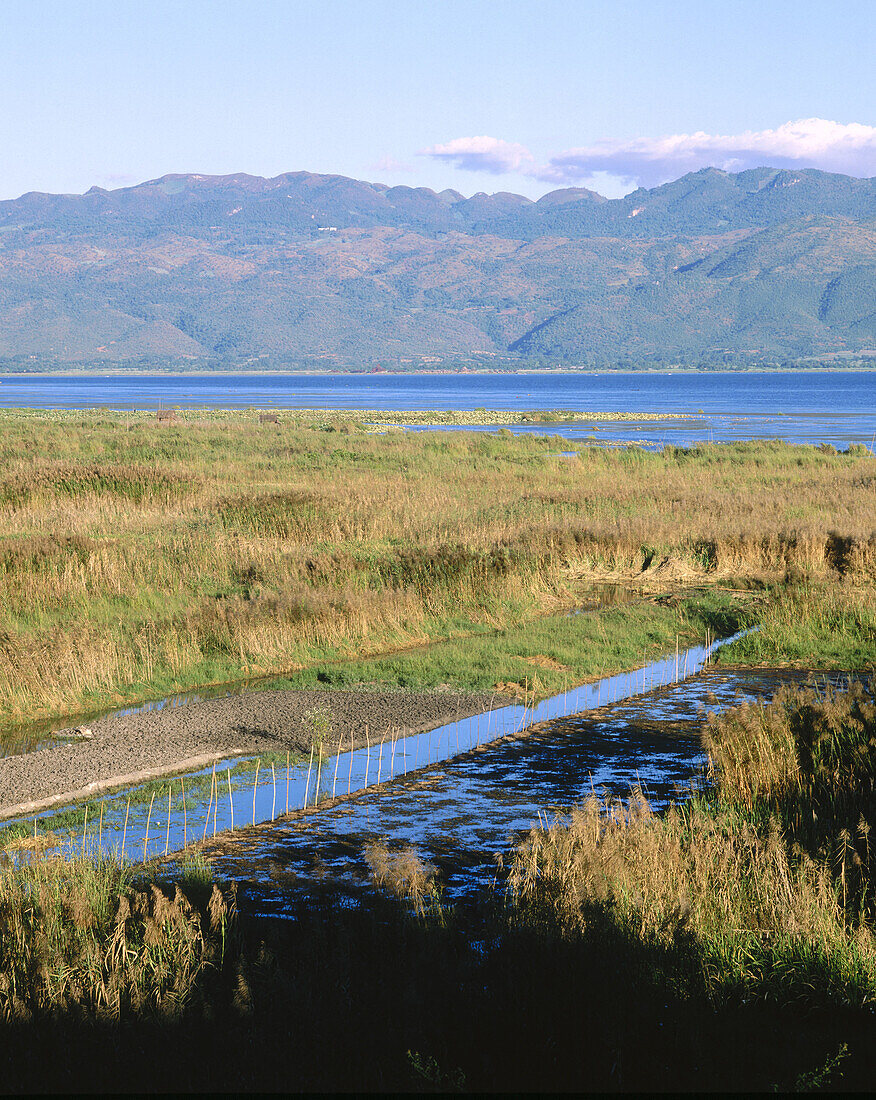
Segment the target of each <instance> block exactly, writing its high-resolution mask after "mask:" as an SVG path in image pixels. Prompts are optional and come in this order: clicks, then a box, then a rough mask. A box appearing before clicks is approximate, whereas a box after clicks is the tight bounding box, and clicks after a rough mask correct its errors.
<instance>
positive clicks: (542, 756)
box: [210, 670, 845, 915]
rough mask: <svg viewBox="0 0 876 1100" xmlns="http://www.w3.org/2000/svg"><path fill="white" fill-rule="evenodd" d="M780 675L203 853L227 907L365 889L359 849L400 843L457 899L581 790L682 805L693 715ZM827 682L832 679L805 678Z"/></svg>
mask: <svg viewBox="0 0 876 1100" xmlns="http://www.w3.org/2000/svg"><path fill="white" fill-rule="evenodd" d="M807 679H808V674H807V673H803V672H799V671H794V670H779V671H759V670H753V671H718V670H709V671H706V672H703V673H702V674H700V675H699V676H697V677H696V678H695V679H692V680H689V681H687V682H685V683H679V684H672V685H670V686H668V687H664V688H660V689H657V690H655V691H653V692H650V693H649V694H647V695H645V696H643V697H639V698H636V699H632V700H624V701H621V702H617V703H612V704H609V705H606V706H603V707H601V708H599V709H597V710H596V711H593V712H591V713H588V714H575V715H569V716H564V717H559V718H556V719H555V720H553V721H551V722H550V723H549V724H548V725H546V726H543V727H541V728H540V729H538V730H537V731H535V732H532V733H530V734H528V735H527V736H524V737H521V738H519V739H508V740H504V741H501V742H499V743H497V744H494V745H491V746H490V747H489V748H483V747H482V748H480V749H478V748H475V749H474V750H473V751H471V752H468V753H465V754H463V755H460V756H458V757H455V758H453V759H451V760H449V761H445V762H443V763H440V764H438V765H435V766H432V767H430V768H428V769H425V770H422V771H420V772H418V773H416V774H415V775H411V776H410V777H408V778H402V779H400V780H398V781H397V782H395V783H394V784H392V785H391V786H389V787H385V788H381V789H380V790H376V789H372V790H370V791H367V792H365V793H363V794H361V795H359V796H358V797H357V798H356V799H354V800H350V801H345V802H342V803H340V804H337V805H335V806H333V807H331V808H328V809H324V810H322V811H321V812H319V813H318V814H312V815H307V816H305V817H302V818H300V819H299V820H297V821H294V822H289V821H284V822H277V823H274V824H273V825H268V826H263V827H262V828H260V829H257V830H252V831H250V832H248V833H247V834H246V835H241V836H235V837H233V838H229V837H228V836H227V835H226V837H225V838H224V840H223V842H222V843H217V844H216V845H215V847H213V848H212V849H211V850H210V858H211V861H212V862H213V864H214V866H215V869H216V871H217V873H218V874H219V875H220V877H223V878H227V879H234V880H236V881H237V882H238V884H239V886H240V889H241V904H242V905H243V906H244V907H245V908H246V909H248V910H251V911H257V912H260V913H271V914H275V915H276V914H282V913H283V911H284V907H285V898H286V897H287V896H288V894H289V892H290V891H292V892H293V893H298V894H300V893H301V892H304V893H307V892H309V891H312V890H314V889H316V888H320V889H322V888H324V886H325V884H326V883H327V882H329V883H331V884H332V886H333V888H334V889H336V890H338V891H341V892H343V893H346V894H347V895H349V897H350V898H351V899H352V898H355V897H356V896H357V895H358V894H359V892H360V891H361V890H362V889H363V887H364V886H366V884H367V883H368V881H369V869H368V866H367V863H366V860H365V857H364V855H363V852H364V849H365V847H366V845H367V844H368V843H369V842H371V841H375V840H382V841H384V842H385V843H386V844H387V845H388V847H390V848H398V847H402V846H405V845H413V847H414V848H415V849H416V850H417V852H418V853H419V854H420V856H421V857H423V858H424V859H425V860H426V861H427V862H430V863H432V864H434V865H435V866H436V867H437V868H438V870H439V872H440V874H441V877H442V880H443V882H444V884H445V897H446V898H447V899H448V900H452V901H458V900H461V899H465V898H466V897H470V896H472V895H474V894H475V893H477V892H479V891H481V890H482V889H483V888H484V887H485V886H487V885H489V884H490V883H491V882H493V881H494V880H495V878H496V867H497V865H496V857H497V856H500V855H504V854H506V853H507V852H508V851H509V849H510V848H511V847H512V846H513V845H514V843H515V841H516V840H517V839H519V837H520V836H521V834H522V833H523V832H525V831H526V830H527V829H529V828H530V827H531V826H532V825H533V824H537V823H538V822H539V821H540V820H545V819H547V820H552V819H553V818H554V816H555V815H556V814H562V813H563V812H564V811H565V810H567V809H568V808H569V807H570V806H571V805H572V804H574V803H576V802H579V801H581V800H582V799H584V798H586V797H587V795H589V794H590V793H591V792H595V793H597V794H602V795H611V796H613V797H626V796H627V795H628V794H629V792H630V790H631V789H632V788H633V787H635V786H641V787H642V788H643V789H644V790H645V793H646V795H647V796H648V798H649V799H650V800H651V801H652V804H653V805H655V806H656V807H658V808H660V807H664V806H666V805H667V803H668V802H669V801H670V800H672V799H676V800H677V799H678V798H682V797H685V794H686V792H687V791H689V790H690V784H691V781H692V780H693V779H694V778H695V777H696V774H697V772H698V771H699V770H700V769H701V768H702V765H703V764H704V762H705V758H704V754H703V751H702V746H701V743H700V741H699V730H700V727H701V723H702V720H703V717H704V716H705V714H706V713H707V711H710V710H713V711H714V710H720V709H723V708H725V707H727V706H730V705H734V704H736V703H738V702H741V701H742V700H745V699H749V700H750V699H757V698H769V697H771V696H772V694H773V693H774V691H775V690H776V688H777V687H778V686H780V685H781V684H784V683H789V682H791V683H799V682H803V681H805V680H807ZM826 682H830V683H832V684H833V685H834V686H836V685H838V684H840V683H844V682H845V675H844V674H840V673H837V674H819V675H818V679H817V683H819V684H820V685H823V684H824V683H826Z"/></svg>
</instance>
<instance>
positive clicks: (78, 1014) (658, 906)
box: [0, 683, 876, 1091]
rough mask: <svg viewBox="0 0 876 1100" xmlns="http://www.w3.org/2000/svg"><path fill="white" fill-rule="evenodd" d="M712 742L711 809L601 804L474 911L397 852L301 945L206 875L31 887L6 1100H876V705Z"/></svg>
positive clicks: (770, 714)
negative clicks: (63, 1097) (694, 1096)
mask: <svg viewBox="0 0 876 1100" xmlns="http://www.w3.org/2000/svg"><path fill="white" fill-rule="evenodd" d="M706 740H707V744H708V747H709V751H710V755H711V759H712V762H713V768H714V776H713V783H712V784H711V786H710V787H708V788H707V789H705V790H704V791H703V793H701V794H700V795H698V796H696V797H695V798H693V799H692V800H691V801H690V802H689V803H687V804H686V805H684V806H680V807H676V808H673V809H671V810H670V811H669V812H667V813H665V814H663V815H655V814H653V813H652V812H651V811H650V809H649V808H648V806H647V804H646V803H645V802H644V800H643V799H641V798H638V799H633V800H632V801H631V802H630V803H629V804H626V805H619V804H617V805H606V804H600V802H599V801H598V800H597V799H595V798H594V799H592V800H591V801H590V802H588V803H586V804H584V805H582V806H579V807H578V808H576V809H574V810H573V811H572V812H571V814H570V815H568V817H567V818H565V819H564V820H563V821H559V822H557V823H556V824H555V825H554V826H552V827H551V828H548V829H546V830H537V831H533V832H532V833H531V835H530V836H529V837H528V838H527V839H526V840H525V841H524V842H523V843H522V844H521V845H520V847H519V848H518V849H517V851H516V852H515V853H514V854H513V856H512V859H511V863H510V866H509V868H508V873H507V875H506V874H505V873H504V872H502V871H501V870H500V873H499V876H498V881H499V883H500V884H504V889H502V886H501V885H500V887H499V888H498V889H497V890H496V891H495V892H494V893H493V894H492V895H490V896H487V897H484V898H483V899H482V903H481V904H480V905H479V906H475V907H471V908H465V909H456V910H454V909H451V908H449V907H447V906H445V905H442V902H441V889H440V882H439V881H438V880H437V879H436V877H435V874H434V871H433V869H431V868H430V867H428V866H425V865H424V864H423V863H422V862H421V861H420V860H419V859H418V857H417V855H416V853H415V852H413V851H410V850H408V851H389V850H387V849H385V848H384V847H382V846H381V845H379V844H376V845H372V846H371V848H370V849H369V850H368V852H367V858H368V860H369V863H370V864H371V867H372V872H373V879H374V892H373V894H372V895H370V896H368V897H366V898H363V899H361V904H359V905H358V906H356V907H350V906H349V905H345V904H343V902H342V899H339V898H338V897H337V896H335V895H333V894H332V891H331V888H330V887H327V888H326V891H325V893H324V894H322V895H321V896H317V897H311V898H309V899H298V901H297V902H290V906H291V907H292V908H291V911H292V912H293V913H294V919H292V920H286V921H266V920H258V919H254V918H245V919H244V918H238V916H237V915H236V913H235V907H234V895H233V892H232V891H230V890H228V889H227V888H226V889H224V890H222V889H220V888H219V887H217V886H216V885H215V884H213V883H212V881H211V879H210V874H209V871H208V870H207V869H206V868H205V867H204V866H203V864H201V863H200V862H198V860H197V858H195V859H193V860H192V862H191V863H190V864H189V865H188V866H187V867H186V868H184V870H183V873H182V877H181V880H180V881H179V883H177V884H173V885H168V884H167V883H162V882H161V881H160V879H159V880H158V881H155V880H152V881H147V880H146V879H145V877H144V876H143V875H142V874H141V876H140V881H138V880H137V878H136V877H134V876H132V874H131V873H130V872H128V871H122V870H120V869H118V868H116V867H113V866H112V865H108V864H98V865H94V864H91V863H83V864H74V865H70V864H56V863H51V862H46V863H41V862H39V861H36V862H34V863H32V864H31V865H30V866H29V867H28V868H25V869H21V870H18V871H12V870H7V871H6V872H5V873H4V875H3V877H2V879H0V894H2V896H0V922H2V927H0V933H2V948H0V952H2V953H0V1012H2V1015H3V1020H4V1022H3V1025H2V1035H3V1042H2V1054H0V1072H2V1075H3V1078H2V1079H3V1082H4V1087H5V1088H6V1089H7V1090H23V1091H34V1090H40V1089H62V1090H68V1089H88V1090H92V1089H138V1090H144V1091H145V1090H149V1091H154V1090H162V1089H172V1090H178V1089H199V1090H221V1089H259V1088H260V1089H268V1088H276V1089H283V1090H295V1089H310V1090H312V1089H328V1090H334V1089H348V1090H363V1089H415V1090H422V1091H434V1090H440V1091H455V1090H469V1089H477V1090H481V1089H516V1090H520V1089H536V1090H550V1089H575V1090H615V1089H619V1090H623V1089H640V1090H648V1091H650V1090H655V1089H736V1090H752V1089H766V1090H770V1089H772V1088H773V1087H776V1088H779V1089H799V1090H803V1091H810V1090H813V1089H820V1088H822V1087H828V1088H829V1087H841V1088H845V1089H848V1088H862V1089H863V1088H869V1087H870V1086H871V1084H872V1080H873V1074H874V1072H876V1045H874V1042H873V1040H874V1038H876V1021H874V1017H873V1005H874V998H876V928H874V908H873V903H874V894H873V865H872V859H873V856H872V852H871V847H870V831H871V828H872V826H873V824H874V819H876V796H874V783H873V780H874V775H876V747H874V746H876V684H874V683H871V684H870V686H869V687H867V686H865V685H863V684H861V683H858V684H853V685H852V686H851V688H850V689H849V690H848V691H846V692H839V693H835V692H832V691H828V692H827V693H826V694H822V695H819V694H817V693H816V692H815V691H813V690H807V689H803V690H801V689H797V690H795V691H785V692H784V693H782V694H781V695H780V696H779V697H778V698H777V699H776V700H775V701H774V702H773V703H772V704H769V705H766V706H764V705H749V706H746V707H743V708H739V709H737V710H735V711H730V712H727V713H726V714H725V715H724V716H723V717H720V718H715V719H712V720H710V722H709V724H708V727H707V730H706ZM46 1051H55V1052H63V1054H62V1055H61V1056H54V1057H51V1058H49V1057H46V1056H45V1052H46Z"/></svg>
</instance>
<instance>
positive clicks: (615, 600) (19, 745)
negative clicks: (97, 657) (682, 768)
mask: <svg viewBox="0 0 876 1100" xmlns="http://www.w3.org/2000/svg"><path fill="white" fill-rule="evenodd" d="M641 598H642V597H641V595H640V594H639V593H637V592H635V591H634V590H632V589H629V588H627V587H626V586H624V585H617V584H596V585H593V586H592V588H591V589H590V591H589V594H588V595H587V597H586V598H585V600H584V602H583V603H582V604H581V605H580V606H579V607H576V608H574V609H573V610H572V611H570V612H569V614H570V615H585V614H591V613H592V612H594V611H599V610H600V609H601V608H605V607H615V606H617V605H619V604H625V603H632V602H635V601H636V600H639V599H641ZM286 684H287V681H285V680H284V679H283V678H282V677H278V676H272V675H268V676H259V677H254V678H250V679H246V680H236V681H230V682H228V683H224V684H212V685H207V686H206V687H203V688H198V689H197V690H192V691H185V692H180V693H179V694H177V695H167V696H165V697H164V698H161V699H153V700H149V701H148V702H145V703H138V704H135V705H132V706H128V707H121V708H116V709H113V710H94V711H90V712H83V713H81V714H80V715H78V716H77V717H76V718H75V719H73V718H69V719H68V720H67V725H68V727H69V726H72V725H76V726H86V727H87V726H88V725H89V724H90V723H92V722H96V721H97V720H98V719H100V718H106V717H109V718H123V717H125V716H126V715H130V714H146V713H148V712H149V711H155V710H163V709H164V708H165V707H169V708H173V707H182V706H185V705H186V704H187V703H200V702H202V701H203V700H205V699H227V698H228V697H229V696H234V695H246V694H248V693H249V692H253V691H268V690H270V689H272V688H277V687H283V686H285V685H286ZM66 743H67V739H66V738H64V737H59V736H58V722H57V720H54V721H50V722H45V721H43V722H29V723H25V724H22V725H19V726H11V727H7V728H6V729H5V730H3V732H2V739H0V758H2V757H4V756H23V755H25V754H27V753H31V752H39V750H40V749H47V748H52V747H53V746H55V745H59V744H66Z"/></svg>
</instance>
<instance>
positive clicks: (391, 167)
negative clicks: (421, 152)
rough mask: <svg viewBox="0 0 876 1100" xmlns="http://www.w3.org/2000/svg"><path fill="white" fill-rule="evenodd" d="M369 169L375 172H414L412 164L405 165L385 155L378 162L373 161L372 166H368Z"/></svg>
mask: <svg viewBox="0 0 876 1100" xmlns="http://www.w3.org/2000/svg"><path fill="white" fill-rule="evenodd" d="M368 167H369V168H371V169H373V170H374V171H376V172H413V171H415V169H414V166H413V165H412V164H406V163H405V162H404V161H401V160H396V159H395V157H391V156H389V154H386V155H385V156H382V157H381V158H380V160H378V161H375V162H374V164H369V165H368Z"/></svg>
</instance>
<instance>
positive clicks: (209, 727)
mask: <svg viewBox="0 0 876 1100" xmlns="http://www.w3.org/2000/svg"><path fill="white" fill-rule="evenodd" d="M505 703H507V700H505V699H504V698H503V697H501V696H499V695H496V694H490V693H457V692H453V691H434V692H405V691H373V692H372V691H294V690H287V691H258V692H250V693H246V694H242V695H232V696H228V697H227V698H224V699H209V700H202V701H200V702H193V703H187V704H185V705H183V706H176V707H165V708H163V709H161V710H152V711H146V712H141V713H138V714H128V715H108V716H106V717H104V718H100V719H97V720H95V721H93V722H91V723H90V724H89V729H90V731H91V734H92V736H91V738H90V739H88V740H81V741H78V740H77V741H74V742H72V743H70V744H65V745H58V746H56V747H51V748H45V749H41V750H40V751H38V752H32V753H28V754H26V755H23V756H9V757H6V758H5V759H2V760H0V817H9V816H10V815H11V814H14V813H19V812H22V813H27V812H32V811H33V810H35V809H37V808H38V807H39V806H47V805H50V804H52V803H61V802H69V801H72V800H74V799H76V798H79V797H86V796H88V795H89V794H93V793H96V792H98V791H101V790H109V789H112V788H113V787H120V786H124V785H127V784H128V783H131V782H136V781H139V780H142V779H145V778H152V777H155V776H157V775H160V774H166V773H169V772H173V771H182V770H189V769H190V768H191V767H193V766H204V765H206V764H208V763H209V762H210V761H211V760H216V759H222V758H224V757H229V756H238V755H250V754H253V755H254V754H258V753H267V752H285V751H286V750H287V749H288V750H291V751H292V752H309V751H310V746H311V744H312V741H313V738H314V736H315V735H316V736H319V733H320V732H322V733H323V746H324V748H325V749H326V750H328V751H332V749H333V748H334V746H336V745H338V744H339V743H341V744H344V745H346V744H349V742H350V738H351V737H352V740H353V744H354V745H356V746H358V745H364V744H365V736H366V728H367V729H368V731H369V736H371V737H376V738H379V737H380V736H381V735H382V734H383V733H384V732H386V731H387V730H393V731H395V732H401V733H405V734H407V733H418V732H422V731H424V730H428V729H432V728H433V727H435V726H440V725H443V724H445V723H447V722H452V721H454V720H456V719H457V718H468V717H470V716H472V715H475V714H479V713H481V712H483V711H484V710H487V709H489V708H490V707H491V706H502V705H504V704H505ZM193 762H195V763H193Z"/></svg>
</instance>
